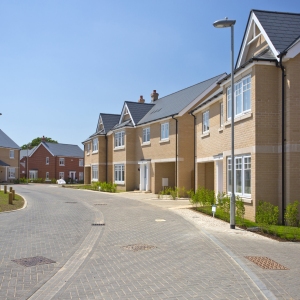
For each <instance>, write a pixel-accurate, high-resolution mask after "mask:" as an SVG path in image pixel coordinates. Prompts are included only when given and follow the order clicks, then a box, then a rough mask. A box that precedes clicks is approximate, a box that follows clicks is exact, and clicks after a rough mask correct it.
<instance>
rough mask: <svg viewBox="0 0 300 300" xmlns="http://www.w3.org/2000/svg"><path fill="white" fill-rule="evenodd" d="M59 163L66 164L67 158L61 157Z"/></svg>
mask: <svg viewBox="0 0 300 300" xmlns="http://www.w3.org/2000/svg"><path fill="white" fill-rule="evenodd" d="M59 165H60V166H64V165H65V159H64V158H63V157H60V158H59Z"/></svg>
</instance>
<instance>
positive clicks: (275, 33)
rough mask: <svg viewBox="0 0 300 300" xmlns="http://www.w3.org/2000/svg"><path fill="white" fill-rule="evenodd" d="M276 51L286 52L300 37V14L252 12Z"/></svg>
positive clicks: (254, 10)
mask: <svg viewBox="0 0 300 300" xmlns="http://www.w3.org/2000/svg"><path fill="white" fill-rule="evenodd" d="M252 11H253V12H254V13H255V15H256V17H257V19H258V20H259V22H260V24H261V25H262V26H263V28H264V30H265V32H266V34H267V35H268V37H269V38H270V40H271V42H272V44H273V45H274V47H275V48H276V50H277V51H278V52H279V53H281V52H284V51H285V50H286V49H287V48H288V47H289V46H290V45H291V44H292V43H293V42H295V40H297V39H298V38H299V36H300V14H296V13H287V12H276V11H265V10H256V9H253V10H252Z"/></svg>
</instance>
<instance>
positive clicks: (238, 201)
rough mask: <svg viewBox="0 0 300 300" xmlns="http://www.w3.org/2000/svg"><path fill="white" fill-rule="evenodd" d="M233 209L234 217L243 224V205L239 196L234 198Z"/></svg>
mask: <svg viewBox="0 0 300 300" xmlns="http://www.w3.org/2000/svg"><path fill="white" fill-rule="evenodd" d="M235 208H236V216H237V217H238V218H239V219H240V222H241V224H244V217H245V205H244V202H243V200H242V199H241V198H240V197H239V196H236V198H235Z"/></svg>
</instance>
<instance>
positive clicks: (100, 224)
mask: <svg viewBox="0 0 300 300" xmlns="http://www.w3.org/2000/svg"><path fill="white" fill-rule="evenodd" d="M92 226H105V223H92Z"/></svg>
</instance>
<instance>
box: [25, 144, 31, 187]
mask: <svg viewBox="0 0 300 300" xmlns="http://www.w3.org/2000/svg"><path fill="white" fill-rule="evenodd" d="M30 146H31V144H30V143H29V144H27V172H26V173H27V184H28V177H29V174H28V148H29V147H30Z"/></svg>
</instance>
